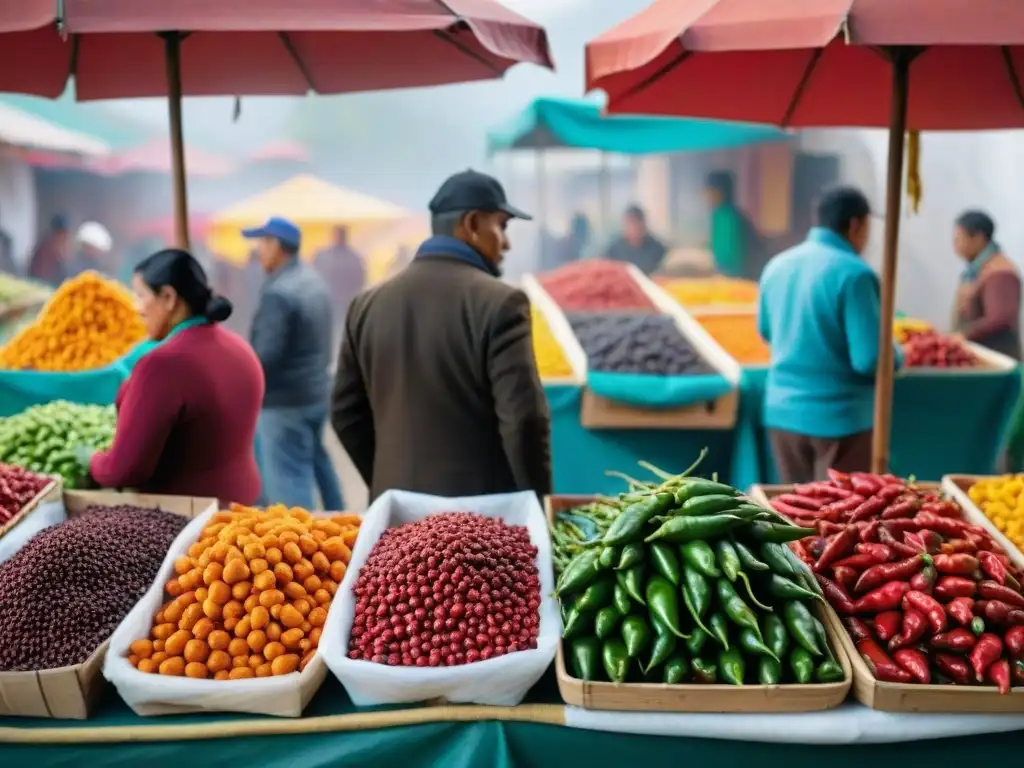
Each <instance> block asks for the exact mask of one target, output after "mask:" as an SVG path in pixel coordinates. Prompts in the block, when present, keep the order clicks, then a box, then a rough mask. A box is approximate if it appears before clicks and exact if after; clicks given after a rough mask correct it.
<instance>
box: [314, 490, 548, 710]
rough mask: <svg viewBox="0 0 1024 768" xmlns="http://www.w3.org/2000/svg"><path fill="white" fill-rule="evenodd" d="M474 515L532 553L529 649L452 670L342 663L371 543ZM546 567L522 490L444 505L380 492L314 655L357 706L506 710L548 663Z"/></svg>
mask: <svg viewBox="0 0 1024 768" xmlns="http://www.w3.org/2000/svg"><path fill="white" fill-rule="evenodd" d="M462 511H465V512H476V513H477V514H481V515H485V516H487V517H500V518H502V519H503V520H504V521H505V522H506V523H508V524H509V525H525V526H526V528H527V529H528V531H529V533H530V541H531V542H532V543H533V545H534V546H535V547H537V570H538V571H539V574H540V593H541V602H540V634H539V636H538V637H537V647H536V648H534V649H531V650H525V651H516V652H515V653H510V654H508V655H506V656H496V657H493V658H490V659H488V660H487V661H477V662H474V663H472V664H464V665H462V666H458V667H389V666H386V665H384V664H375V663H373V662H370V661H353V660H352V659H350V658H348V642H349V633H350V631H351V629H352V621H353V618H354V615H355V603H356V601H355V596H354V595H353V592H352V589H353V587H354V586H355V582H356V578H357V577H358V576H359V571H360V569H361V568H362V567H363V563H365V562H366V558H367V557H368V556H369V554H370V550H372V549H373V547H374V545H375V544H376V543H377V540H378V539H380V537H381V535H382V534H383V533H384V531H385V530H386V529H388V528H395V527H397V526H399V525H402V524H404V523H411V522H414V521H416V520H422V519H423V518H425V517H427V516H428V515H432V514H435V513H438V512H462ZM554 589H555V583H554V571H553V568H552V565H551V542H550V539H549V538H548V526H547V522H546V520H545V519H544V512H543V510H542V509H541V507H540V504H539V503H538V502H537V497H536V495H535V494H533V493H531V492H529V491H523V492H521V493H507V494H501V495H495V496H468V497H464V498H458V499H446V498H442V497H440V496H428V495H425V494H420V493H409V492H408V491H387V492H386V493H385V494H384V495H383V496H381V497H380V498H378V499H377V500H376V501H375V502H374V503H373V505H372V506H371V507H370V509H369V510H367V512H366V517H364V518H363V524H362V527H361V528H360V530H359V538H358V539H357V540H356V546H355V549H354V550H353V551H352V562H351V563H350V564H349V568H348V572H347V573H346V574H345V579H344V581H342V583H341V588H340V589H339V590H338V594H337V595H336V596H335V602H336V605H335V606H334V608H333V610H331V612H330V614H329V615H328V617H327V624H326V625H325V626H324V632H323V636H322V637H321V638H320V655H321V656H323V657H324V661H325V662H327V666H328V667H329V668H330V670H331V672H333V673H334V674H335V676H336V677H337V678H338V679H339V680H340V681H341V683H342V685H344V686H345V689H346V690H347V691H348V695H349V696H350V697H351V698H352V701H353V703H355V704H356V705H358V706H370V705H376V704H400V703H404V702H412V701H424V700H427V699H437V698H441V699H444V700H446V701H448V702H451V703H458V704H467V703H469V704H491V705H496V706H514V705H516V704H518V703H519V702H520V701H522V700H523V697H524V696H525V695H526V692H527V691H529V690H530V688H531V687H532V686H533V685H534V683H536V682H537V681H538V680H539V679H540V678H541V676H542V675H543V674H544V672H545V670H546V669H547V668H548V667H549V666H550V665H551V662H552V660H553V659H554V657H555V649H556V647H557V645H558V640H559V637H560V636H561V633H562V624H561V617H560V616H559V614H558V604H557V602H556V600H555V599H554V598H553V597H552V596H551V593H552V592H553V591H554Z"/></svg>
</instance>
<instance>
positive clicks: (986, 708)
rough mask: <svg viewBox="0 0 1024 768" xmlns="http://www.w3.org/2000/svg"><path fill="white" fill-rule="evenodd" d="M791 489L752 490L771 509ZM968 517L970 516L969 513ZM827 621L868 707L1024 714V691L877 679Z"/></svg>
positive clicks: (834, 619)
mask: <svg viewBox="0 0 1024 768" xmlns="http://www.w3.org/2000/svg"><path fill="white" fill-rule="evenodd" d="M918 485H919V486H921V487H924V488H929V489H933V490H937V489H939V488H940V487H941V486H940V485H939V484H938V483H919V484H918ZM792 490H793V486H791V485H762V486H758V485H755V486H754V487H753V488H751V491H750V496H751V498H753V499H754V500H755V501H757V502H758V503H759V504H762V505H764V506H769V500H770V499H771V498H772V497H774V496H778V495H779V494H782V493H790V492H791V491H792ZM965 514H967V512H966V508H965ZM967 516H968V517H970V516H969V514H968V515H967ZM828 622H829V629H830V636H833V637H837V638H838V639H839V643H840V644H841V645H842V648H843V651H844V653H845V655H846V656H847V657H848V658H849V660H850V663H851V664H852V666H853V696H854V698H855V699H857V701H859V702H860V703H861V704H863V705H864V706H866V707H870V708H871V709H877V710H880V711H883V712H927V713H936V714H937V713H955V714H967V713H986V714H993V713H1010V712H1015V713H1020V712H1024V688H1014V689H1013V690H1012V691H1011V692H1010V693H1009V694H1008V695H1006V696H1000V695H999V692H998V690H997V689H996V688H995V687H993V686H981V685H978V686H973V685H965V686H960V685H919V684H906V683H886V682H883V681H881V680H877V679H875V676H874V675H872V674H871V670H870V669H868V665H867V664H866V663H864V660H863V659H862V658H861V657H860V654H859V653H858V652H857V648H856V646H855V645H854V644H853V639H852V638H851V637H850V635H849V634H848V633H847V631H846V629H845V628H844V627H843V625H842V622H841V621H840V620H839V616H838V615H837V614H836V612H835V611H833V610H830V611H829V613H828Z"/></svg>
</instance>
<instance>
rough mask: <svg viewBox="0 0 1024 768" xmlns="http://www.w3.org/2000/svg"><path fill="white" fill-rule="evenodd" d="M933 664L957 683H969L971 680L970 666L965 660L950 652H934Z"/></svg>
mask: <svg viewBox="0 0 1024 768" xmlns="http://www.w3.org/2000/svg"><path fill="white" fill-rule="evenodd" d="M933 659H934V660H935V666H937V667H938V668H939V669H940V670H941V671H942V672H943V673H945V674H946V675H948V676H949V677H950V679H951V680H952V681H953V682H954V683H956V684H957V685H969V684H970V682H971V668H970V666H968V664H967V660H966V659H964V658H962V657H961V656H956V655H954V654H952V653H936V654H935V655H934V656H933Z"/></svg>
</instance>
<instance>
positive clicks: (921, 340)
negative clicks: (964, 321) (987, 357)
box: [903, 330, 978, 368]
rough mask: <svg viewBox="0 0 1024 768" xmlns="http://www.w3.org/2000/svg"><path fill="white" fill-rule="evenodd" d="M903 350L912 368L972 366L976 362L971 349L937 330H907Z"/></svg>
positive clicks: (908, 364)
mask: <svg viewBox="0 0 1024 768" xmlns="http://www.w3.org/2000/svg"><path fill="white" fill-rule="evenodd" d="M903 351H904V353H905V355H906V363H907V366H909V367H912V368H972V367H974V366H975V365H977V364H978V360H977V358H976V357H975V356H974V353H973V352H971V350H969V349H968V348H967V347H965V346H964V345H963V344H961V343H960V342H959V341H957V340H956V339H954V338H952V337H951V336H946V335H945V334H943V333H939V332H938V331H932V330H927V331H907V332H906V341H905V342H904V344H903Z"/></svg>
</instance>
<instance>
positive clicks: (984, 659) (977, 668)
mask: <svg viewBox="0 0 1024 768" xmlns="http://www.w3.org/2000/svg"><path fill="white" fill-rule="evenodd" d="M1002 655H1003V641H1002V640H1001V639H1000V638H999V635H994V634H992V633H991V632H986V633H985V634H983V635H982V636H981V637H979V638H978V642H977V643H976V644H975V646H974V648H973V649H972V650H971V653H970V655H969V656H968V657H967V659H968V661H970V662H971V669H973V670H974V677H975V679H976V680H977V681H978V682H979V683H983V682H985V672H987V671H988V668H989V667H990V666H992V664H994V663H995V661H996V659H998V658H999V657H1000V656H1002Z"/></svg>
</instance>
